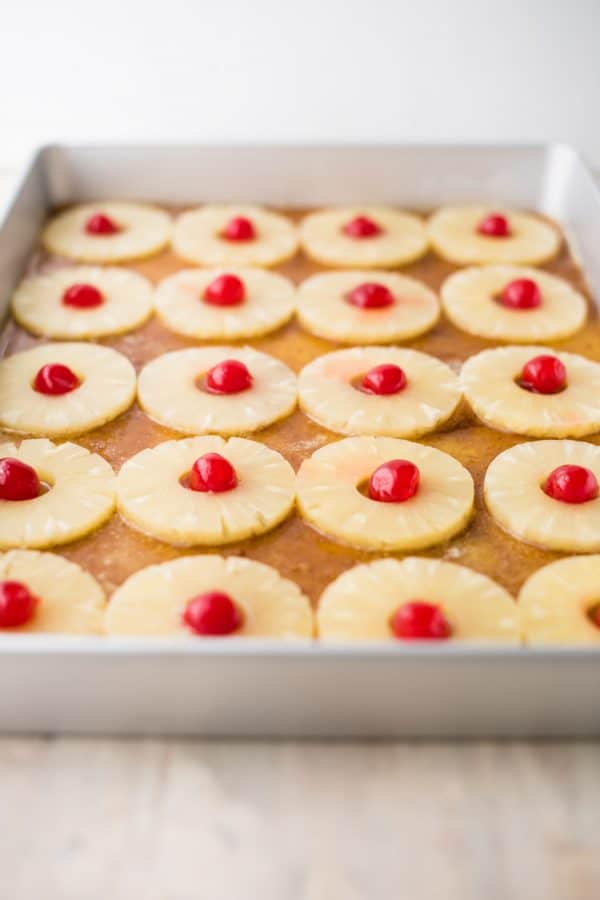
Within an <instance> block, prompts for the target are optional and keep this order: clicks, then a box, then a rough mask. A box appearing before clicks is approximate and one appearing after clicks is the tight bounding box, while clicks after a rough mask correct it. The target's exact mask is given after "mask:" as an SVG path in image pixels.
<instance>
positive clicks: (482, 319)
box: [440, 266, 587, 344]
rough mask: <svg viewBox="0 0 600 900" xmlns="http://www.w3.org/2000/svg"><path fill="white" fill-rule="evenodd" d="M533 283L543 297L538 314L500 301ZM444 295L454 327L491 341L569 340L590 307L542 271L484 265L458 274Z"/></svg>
mask: <svg viewBox="0 0 600 900" xmlns="http://www.w3.org/2000/svg"><path fill="white" fill-rule="evenodd" d="M520 278H528V279H531V280H532V281H535V282H536V283H537V284H538V286H539V288H540V291H541V293H542V303H541V305H540V306H538V307H536V308H535V309H525V310H522V309H509V308H507V307H505V306H503V305H502V304H501V303H498V302H497V300H495V299H494V298H495V297H497V296H498V295H499V294H500V293H501V292H502V289H503V288H504V287H505V286H506V285H507V284H508V283H509V282H511V281H514V280H516V279H520ZM440 296H441V298H442V306H443V308H444V312H445V313H446V315H447V316H448V318H449V319H450V321H451V322H453V324H454V325H456V327H457V328H460V329H461V330H462V331H466V332H468V333H469V334H474V335H477V336H478V337H483V338H488V339H490V340H499V341H511V342H514V343H517V344H528V343H531V342H535V341H542V342H548V341H558V340H561V339H562V338H567V337H569V336H570V335H572V334H574V333H575V332H576V331H579V329H580V328H581V327H582V326H583V325H584V324H585V319H586V316H587V303H586V301H585V298H584V297H582V295H581V294H580V293H578V291H576V290H575V289H574V288H572V287H571V285H570V284H569V283H568V282H566V281H564V279H562V278H558V277H557V276H556V275H550V274H549V273H548V272H542V271H541V270H539V269H528V268H524V267H521V266H482V267H480V268H478V267H473V268H470V269H463V270H462V271H460V272H455V273H454V275H450V277H449V278H447V279H446V280H445V281H444V283H443V285H442V288H441V291H440Z"/></svg>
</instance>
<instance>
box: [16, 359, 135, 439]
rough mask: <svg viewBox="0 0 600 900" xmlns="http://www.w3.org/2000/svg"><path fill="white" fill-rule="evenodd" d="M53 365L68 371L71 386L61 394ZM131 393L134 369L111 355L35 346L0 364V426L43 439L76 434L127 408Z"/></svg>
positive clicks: (131, 396)
mask: <svg viewBox="0 0 600 900" xmlns="http://www.w3.org/2000/svg"><path fill="white" fill-rule="evenodd" d="M56 364H58V365H60V366H61V367H62V366H66V367H67V368H68V369H69V370H70V372H71V373H72V376H73V382H72V383H73V384H74V385H76V386H75V387H73V388H72V389H71V388H70V387H68V388H67V390H66V391H65V392H64V393H63V392H62V390H63V388H62V387H61V385H60V382H59V383H58V384H55V383H54V382H53V381H52V372H53V371H54V370H55V367H56ZM44 373H48V375H47V379H46V381H42V383H41V384H39V380H40V376H41V375H42V374H44ZM67 374H68V373H67ZM49 381H50V383H48V382H49ZM77 381H79V384H78V385H77ZM44 384H45V385H46V387H44ZM135 391H136V375H135V369H134V368H133V366H132V365H131V363H130V362H129V360H128V359H126V358H125V357H124V356H122V355H121V354H120V353H117V351H116V350H111V349H110V348H109V347H101V346H99V345H98V344H83V343H82V344H46V345H44V346H41V347H34V348H33V349H32V350H25V351H24V352H22V353H15V354H14V356H9V357H6V358H5V359H4V360H2V361H0V426H2V427H3V428H7V429H10V430H12V431H18V432H21V433H23V434H32V435H40V436H41V435H45V436H47V437H65V436H66V435H73V434H80V433H81V432H83V431H88V430H90V429H92V428H98V427H99V426H100V425H103V424H104V423H105V422H110V421H111V419H114V418H116V417H117V416H118V415H119V414H120V413H122V412H123V411H124V410H126V409H128V408H129V407H130V406H131V404H132V403H133V401H134V400H135Z"/></svg>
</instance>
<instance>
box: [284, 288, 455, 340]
mask: <svg viewBox="0 0 600 900" xmlns="http://www.w3.org/2000/svg"><path fill="white" fill-rule="evenodd" d="M364 285H367V286H372V285H377V286H379V287H380V288H383V289H384V290H385V289H387V291H388V292H389V302H388V303H387V304H386V305H381V306H373V307H368V306H367V307H361V306H357V305H355V304H354V303H352V302H351V301H350V300H349V298H350V297H352V296H354V295H353V293H352V292H353V291H354V292H355V291H356V290H357V289H359V288H361V287H362V286H364ZM296 299H297V313H298V318H299V320H300V323H301V324H302V325H303V326H304V328H306V329H307V331H311V332H312V333H313V334H316V335H318V336H319V337H323V338H326V339H328V340H331V341H340V342H341V343H345V344H392V343H394V342H396V341H404V340H408V339H409V338H414V337H417V336H418V335H420V334H423V333H424V332H425V331H429V329H430V328H433V326H434V325H435V324H436V322H437V321H438V319H439V317H440V303H439V300H438V298H437V297H436V295H435V294H434V293H433V291H431V290H429V288H428V287H426V286H425V285H424V284H421V282H420V281H417V280H416V279H414V278H408V277H406V276H404V275H394V274H391V273H389V272H327V273H323V274H320V275H313V276H311V277H310V278H307V279H306V281H303V282H302V284H301V285H300V288H299V290H298V294H297V296H296Z"/></svg>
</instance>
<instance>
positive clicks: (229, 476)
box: [188, 453, 238, 494]
mask: <svg viewBox="0 0 600 900" xmlns="http://www.w3.org/2000/svg"><path fill="white" fill-rule="evenodd" d="M237 483H238V479H237V474H236V471H235V469H234V467H233V466H232V465H231V463H230V462H229V460H228V459H225V457H224V456H221V454H220V453H205V454H204V456H200V457H199V458H198V459H197V460H196V462H195V463H194V465H193V466H192V470H191V472H190V474H189V481H188V487H189V488H190V489H191V490H192V491H202V492H203V493H211V494H222V493H224V492H225V491H231V490H233V488H234V487H236V486H237Z"/></svg>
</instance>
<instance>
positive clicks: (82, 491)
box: [0, 438, 115, 549]
mask: <svg viewBox="0 0 600 900" xmlns="http://www.w3.org/2000/svg"><path fill="white" fill-rule="evenodd" d="M7 456H8V457H13V458H14V459H18V460H20V461H21V462H24V463H26V464H27V465H29V466H32V467H33V468H34V469H35V470H36V472H37V474H38V477H39V478H40V481H42V482H43V483H46V484H48V485H49V486H50V490H48V491H46V492H45V493H42V494H40V495H39V497H35V498H34V499H33V500H0V547H3V548H10V547H31V548H33V549H42V548H44V547H54V546H57V545H59V544H68V543H70V542H71V541H75V540H77V539H78V538H82V537H84V536H85V535H86V534H89V533H90V532H91V531H94V530H95V529H96V528H99V527H100V525H102V524H103V523H104V522H106V520H107V519H109V518H110V516H111V515H112V513H113V511H114V508H115V486H114V483H115V475H114V472H113V470H112V469H111V467H110V465H109V464H108V463H107V461H106V460H105V459H103V458H102V457H101V456H100V455H99V454H97V453H90V451H89V450H86V449H85V448H84V447H80V446H79V445H78V444H72V443H66V444H53V443H52V441H47V440H45V439H43V438H32V439H30V440H25V441H21V443H20V444H19V445H18V446H17V445H16V444H0V458H4V457H7Z"/></svg>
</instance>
